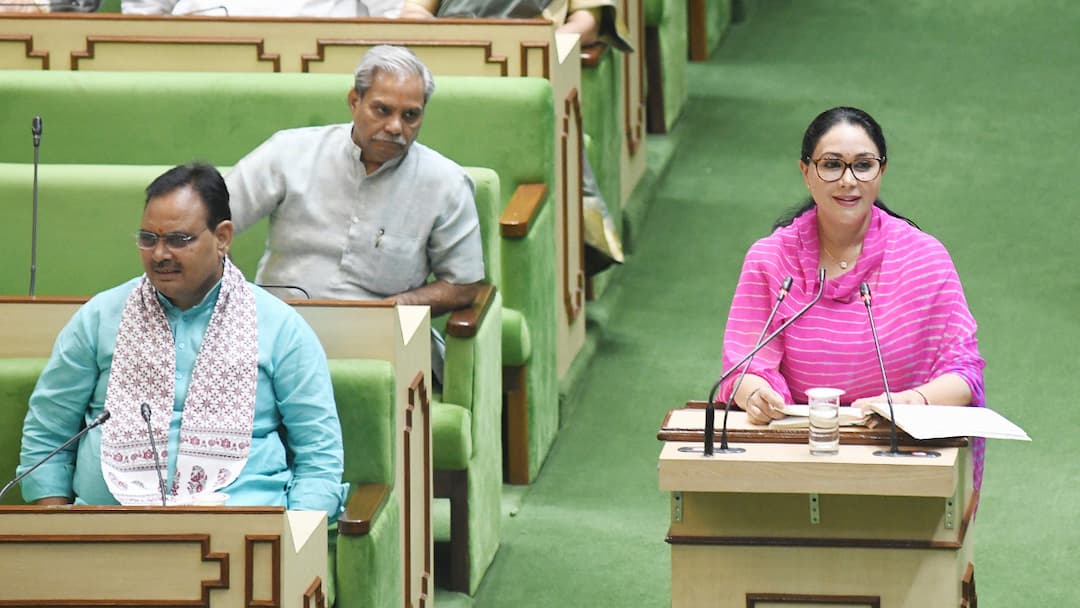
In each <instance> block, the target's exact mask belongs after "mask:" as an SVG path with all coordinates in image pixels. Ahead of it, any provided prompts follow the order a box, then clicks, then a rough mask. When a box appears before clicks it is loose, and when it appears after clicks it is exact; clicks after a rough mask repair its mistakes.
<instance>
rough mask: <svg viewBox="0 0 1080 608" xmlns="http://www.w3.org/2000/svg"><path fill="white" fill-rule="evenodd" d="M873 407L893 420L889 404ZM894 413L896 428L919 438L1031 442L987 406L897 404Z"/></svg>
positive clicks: (1018, 428)
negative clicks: (981, 438)
mask: <svg viewBox="0 0 1080 608" xmlns="http://www.w3.org/2000/svg"><path fill="white" fill-rule="evenodd" d="M870 407H871V408H873V410H874V411H875V412H877V413H878V414H880V415H881V416H882V417H884V418H885V419H886V420H888V419H889V404H887V403H873V404H871V405H870ZM893 411H894V412H895V413H896V426H898V427H899V428H901V429H903V430H904V432H906V433H907V434H908V435H911V436H912V437H914V438H915V439H941V438H944V437H986V438H989V439H1015V440H1019V441H1031V437H1028V434H1027V433H1025V432H1024V429H1022V428H1020V427H1018V426H1016V425H1015V424H1013V423H1012V422H1010V421H1009V420H1007V419H1006V418H1005V417H1004V416H1002V415H1001V414H999V413H997V412H995V411H994V410H991V409H989V408H985V407H956V406H950V405H909V404H900V403H895V404H893Z"/></svg>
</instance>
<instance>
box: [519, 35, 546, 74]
mask: <svg viewBox="0 0 1080 608" xmlns="http://www.w3.org/2000/svg"><path fill="white" fill-rule="evenodd" d="M537 49H539V50H540V56H541V57H543V58H544V59H543V62H544V67H543V68H542V70H543V72H542V75H543V78H544V80H551V52H550V49H551V46H550V45H549V44H548V43H546V42H522V43H521V76H529V75H530V74H529V51H530V50H537Z"/></svg>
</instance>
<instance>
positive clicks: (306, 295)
mask: <svg viewBox="0 0 1080 608" xmlns="http://www.w3.org/2000/svg"><path fill="white" fill-rule="evenodd" d="M256 286H258V287H262V288H263V289H265V290H267V291H270V290H271V289H293V290H296V291H299V292H300V293H302V294H304V299H305V300H310V299H311V294H310V293H308V291H307V290H306V289H304V288H303V287H300V286H299V285H273V284H271V283H256Z"/></svg>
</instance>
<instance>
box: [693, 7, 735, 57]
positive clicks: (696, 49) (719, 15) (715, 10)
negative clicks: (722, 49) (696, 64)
mask: <svg viewBox="0 0 1080 608" xmlns="http://www.w3.org/2000/svg"><path fill="white" fill-rule="evenodd" d="M732 1H733V0H689V7H688V10H689V14H688V15H687V44H688V45H689V47H690V61H705V60H707V59H708V58H709V56H710V55H712V52H713V51H715V50H716V47H717V45H719V44H720V40H721V39H723V37H724V34H726V33H727V29H728V27H729V26H730V25H731V22H732V10H733V7H732Z"/></svg>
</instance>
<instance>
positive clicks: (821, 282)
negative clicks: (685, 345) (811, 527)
mask: <svg viewBox="0 0 1080 608" xmlns="http://www.w3.org/2000/svg"><path fill="white" fill-rule="evenodd" d="M785 283H786V281H785ZM824 293H825V268H820V269H818V290H817V293H816V294H814V298H813V299H812V300H810V301H809V302H807V304H806V306H803V307H802V308H801V309H799V311H798V312H796V313H795V314H794V315H792V317H791V318H790V319H788V320H787V321H784V322H783V323H782V324H781V325H780V327H777V328H776V330H775V331H773V332H772V333H771V334H769V335H768V336H765V338H763V339H758V343H757V345H756V346H754V348H753V350H751V351H750V352H749V353H747V355H746V356H745V357H743V358H742V359H741V360H739V362H738V363H736V364H735V365H732V366H731V367H730V368H729V369H728V370H727V371H725V372H724V373H722V374H720V378H719V379H718V380H717V381H716V383H715V384H713V386H712V389H711V390H710V391H709V399H708V401H706V403H705V442H704V445H703V446H702V453H703V454H704V455H705V456H712V455H713V452H714V450H713V437H714V430H713V424H714V423H715V421H716V405H715V404H714V403H713V400H714V399H716V391H718V390H720V385H721V384H723V383H724V380H727V379H728V377H729V376H731V374H733V373H735V372H736V371H737V370H738V369H739V368H740V367H742V366H743V365H744V364H748V363H749V361H750V360H751V359H753V358H754V355H756V354H758V351H760V350H761V349H763V348H765V346H766V345H768V344H769V343H770V342H772V341H773V340H774V339H776V336H779V335H780V334H781V332H783V331H784V330H785V329H787V328H788V327H789V326H790V325H791V324H792V323H794V322H795V321H797V320H798V319H799V318H800V317H802V316H803V315H804V314H806V313H807V311H809V310H810V309H811V308H812V307H813V306H814V305H815V304H817V303H818V300H820V299H821V296H822V295H823V294H824ZM786 295H787V294H786V293H783V295H780V294H778V295H777V298H778V300H777V304H776V305H774V306H779V300H780V299H783V297H785V296H786ZM775 310H776V309H775V307H774V310H773V314H775ZM769 319H770V322H771V320H772V315H770V316H769ZM768 326H769V324H768V323H766V324H765V327H766V328H767V327H768ZM763 331H764V330H763ZM731 401H732V400H731V399H729V400H728V402H727V403H725V404H724V425H723V428H722V429H721V440H722V443H721V450H722V451H721V453H722V454H737V453H740V452H745V451H746V450H744V449H743V448H728V447H726V441H727V417H728V412H729V411H730V410H731ZM680 450H681V451H696V450H695V448H680Z"/></svg>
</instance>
